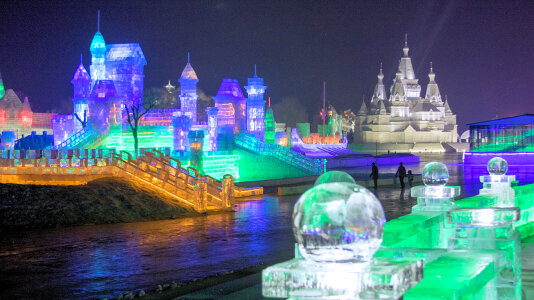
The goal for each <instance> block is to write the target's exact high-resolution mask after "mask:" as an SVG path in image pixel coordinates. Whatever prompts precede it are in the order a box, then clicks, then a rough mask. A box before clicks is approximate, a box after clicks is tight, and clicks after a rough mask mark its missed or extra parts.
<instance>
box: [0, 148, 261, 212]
mask: <svg viewBox="0 0 534 300" xmlns="http://www.w3.org/2000/svg"><path fill="white" fill-rule="evenodd" d="M104 177H121V178H125V179H127V180H128V181H130V182H132V183H134V184H136V185H137V184H139V185H145V186H148V187H151V188H156V189H159V190H160V191H162V192H164V193H167V194H168V195H170V196H172V197H173V198H174V199H176V201H177V203H179V204H180V205H182V206H184V207H189V208H192V209H194V210H195V211H197V212H206V211H207V210H220V209H225V210H232V209H233V205H234V201H235V199H236V198H240V197H247V196H253V195H261V194H263V188H262V187H253V188H247V189H246V188H239V187H237V186H235V185H234V178H233V177H232V176H231V175H225V176H224V177H223V178H222V180H221V181H218V180H216V179H215V178H213V177H211V176H201V175H200V174H199V172H198V170H196V169H194V168H191V167H187V168H183V167H182V165H181V163H180V161H178V160H176V159H173V158H171V157H168V156H165V155H164V154H163V153H162V152H160V151H157V150H154V152H146V153H145V155H144V156H140V157H137V158H133V157H132V155H131V154H130V153H128V152H126V151H120V152H115V151H114V150H113V149H106V150H104V149H68V150H11V151H9V150H6V151H0V183H14V184H35V185H82V184H86V183H87V182H89V181H92V180H95V179H98V178H104Z"/></svg>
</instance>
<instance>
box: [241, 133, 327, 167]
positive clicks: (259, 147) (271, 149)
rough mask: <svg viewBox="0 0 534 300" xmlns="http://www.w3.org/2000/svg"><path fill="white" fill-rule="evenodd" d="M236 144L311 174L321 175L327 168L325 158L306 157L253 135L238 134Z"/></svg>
mask: <svg viewBox="0 0 534 300" xmlns="http://www.w3.org/2000/svg"><path fill="white" fill-rule="evenodd" d="M234 144H235V146H236V147H237V148H239V149H243V150H245V151H248V152H251V153H254V154H257V155H262V156H268V157H272V158H274V159H277V160H279V161H280V162H282V163H284V164H287V165H289V166H291V167H293V168H296V169H298V170H300V171H303V172H304V173H307V174H309V175H320V174H322V173H324V170H325V162H324V161H323V160H320V159H312V158H309V157H306V156H305V155H302V154H300V153H298V152H295V151H293V150H291V149H288V148H286V147H283V146H280V145H278V144H269V143H264V142H262V141H260V140H258V139H256V138H254V137H253V136H251V135H247V134H238V135H236V136H235V139H234Z"/></svg>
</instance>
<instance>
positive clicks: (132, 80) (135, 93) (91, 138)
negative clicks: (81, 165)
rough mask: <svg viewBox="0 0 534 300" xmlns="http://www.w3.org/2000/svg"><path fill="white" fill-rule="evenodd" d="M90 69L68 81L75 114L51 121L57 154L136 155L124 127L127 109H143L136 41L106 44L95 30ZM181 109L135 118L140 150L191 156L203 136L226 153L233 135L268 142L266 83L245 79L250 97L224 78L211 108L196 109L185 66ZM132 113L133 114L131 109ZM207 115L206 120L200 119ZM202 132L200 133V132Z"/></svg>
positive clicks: (191, 73)
mask: <svg viewBox="0 0 534 300" xmlns="http://www.w3.org/2000/svg"><path fill="white" fill-rule="evenodd" d="M89 49H90V52H91V65H90V66H89V72H88V71H87V69H86V68H85V66H84V65H83V62H82V60H81V58H80V64H79V65H78V67H77V69H76V70H75V72H74V76H73V78H72V80H71V83H72V85H73V98H72V101H73V104H74V109H73V113H72V114H68V115H55V116H54V117H53V119H52V129H53V132H54V146H55V147H56V148H58V149H62V148H63V149H64V148H66V149H75V148H114V149H118V150H130V151H131V150H133V137H132V133H131V131H130V128H129V127H128V122H127V114H128V112H127V108H131V107H141V109H143V108H142V107H143V79H144V66H145V65H146V64H147V61H146V59H145V56H144V54H143V51H142V49H141V46H140V45H139V44H138V43H127V44H106V42H105V39H104V36H103V35H102V33H101V32H100V28H99V29H98V31H97V32H96V33H95V35H94V37H93V40H92V42H91V45H90V47H89ZM178 81H179V83H180V93H179V95H178V98H179V101H180V108H166V109H152V110H150V111H149V112H148V113H147V114H145V115H144V116H143V117H142V118H141V119H140V120H139V132H138V137H139V148H170V149H171V150H172V151H174V152H179V153H184V152H188V151H189V150H190V149H191V148H190V143H191V142H192V140H191V139H192V137H191V134H190V132H196V133H195V134H193V135H195V138H194V139H195V140H198V139H199V137H200V136H202V141H201V144H202V149H203V150H204V151H217V150H231V149H232V148H233V144H234V136H235V135H236V134H239V133H247V134H251V135H253V136H254V137H255V138H257V139H258V140H260V141H264V137H265V101H264V94H265V90H266V89H267V86H265V85H263V78H260V77H258V76H257V73H256V70H254V76H253V77H251V78H249V80H248V85H247V86H246V87H245V88H246V91H247V94H248V98H246V97H245V96H244V94H243V91H242V89H241V87H240V85H239V83H238V81H237V80H236V79H223V81H222V83H221V86H220V88H219V91H218V92H217V96H216V97H214V100H215V107H208V108H207V109H206V110H205V111H199V107H198V105H197V104H198V99H199V95H198V93H197V84H198V82H199V79H198V76H197V74H196V72H195V70H194V69H193V66H192V65H191V63H190V61H189V54H188V58H187V64H186V65H185V67H184V69H183V71H182V73H181V76H180V78H179V79H178ZM130 111H131V109H130ZM199 114H206V116H207V118H202V119H206V120H207V122H199V118H198V115H199ZM199 132H202V134H201V135H199Z"/></svg>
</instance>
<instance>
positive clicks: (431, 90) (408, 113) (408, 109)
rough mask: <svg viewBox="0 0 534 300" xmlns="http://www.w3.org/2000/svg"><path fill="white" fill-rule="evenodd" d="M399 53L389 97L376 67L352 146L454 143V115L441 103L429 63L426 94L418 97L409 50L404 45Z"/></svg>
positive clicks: (357, 122) (444, 103)
mask: <svg viewBox="0 0 534 300" xmlns="http://www.w3.org/2000/svg"><path fill="white" fill-rule="evenodd" d="M402 50H403V52H404V56H403V57H402V58H401V59H400V61H399V69H398V71H397V73H396V74H395V78H394V79H393V83H392V84H391V87H390V89H389V97H388V96H387V94H386V87H385V85H384V82H383V79H384V75H383V74H382V67H380V72H379V73H378V82H377V84H376V86H375V90H374V93H373V97H372V99H371V102H370V104H369V106H367V105H366V104H365V101H363V102H362V105H361V108H360V110H359V111H358V113H357V115H356V124H355V126H354V142H355V143H361V144H371V143H372V144H375V143H378V144H390V143H391V144H395V143H401V144H416V143H448V142H456V139H457V135H458V134H457V125H456V115H454V114H453V113H452V111H451V109H450V107H449V104H448V102H447V99H446V98H445V99H442V96H441V93H440V91H439V87H438V84H437V83H436V80H435V77H436V74H435V73H434V71H433V69H432V63H430V73H429V74H428V78H429V82H428V85H427V88H426V93H425V96H424V97H421V85H420V84H419V79H417V78H416V77H415V73H414V69H413V66H412V60H411V58H410V57H409V56H408V51H409V50H410V49H409V48H408V43H407V41H405V43H404V48H403V49H402ZM443 100H445V101H443ZM410 148H412V147H410ZM440 148H441V147H440ZM392 150H394V149H392Z"/></svg>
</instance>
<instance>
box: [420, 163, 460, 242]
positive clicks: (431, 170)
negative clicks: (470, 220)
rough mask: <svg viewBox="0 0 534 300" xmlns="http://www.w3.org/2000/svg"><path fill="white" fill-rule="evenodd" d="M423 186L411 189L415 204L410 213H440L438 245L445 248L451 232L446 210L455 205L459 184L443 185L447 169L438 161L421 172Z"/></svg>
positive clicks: (445, 182)
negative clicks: (415, 198) (415, 200)
mask: <svg viewBox="0 0 534 300" xmlns="http://www.w3.org/2000/svg"><path fill="white" fill-rule="evenodd" d="M422 177H423V183H424V184H425V185H424V186H415V187H413V188H412V189H411V194H412V197H417V204H416V205H415V206H414V207H412V213H441V217H440V228H439V237H438V238H439V240H438V241H437V243H438V247H441V248H446V247H447V239H448V238H449V236H450V235H451V234H452V230H453V228H452V226H451V225H450V224H447V222H446V220H445V219H446V215H445V214H446V212H447V211H449V210H451V209H453V208H454V207H455V204H454V198H455V197H457V196H459V195H460V187H459V186H445V185H446V184H447V182H448V181H449V170H448V169H447V167H446V166H445V165H444V164H442V163H440V162H431V163H428V164H427V165H426V166H425V167H424V168H423V172H422Z"/></svg>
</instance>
